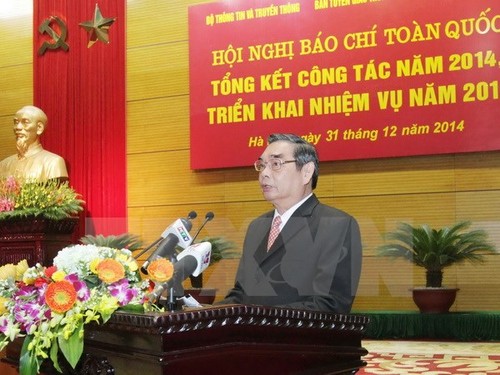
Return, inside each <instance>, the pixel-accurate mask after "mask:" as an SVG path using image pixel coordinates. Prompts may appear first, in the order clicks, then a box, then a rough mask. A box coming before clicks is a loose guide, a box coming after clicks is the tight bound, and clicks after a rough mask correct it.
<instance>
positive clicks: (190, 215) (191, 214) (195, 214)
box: [187, 211, 198, 220]
mask: <svg viewBox="0 0 500 375" xmlns="http://www.w3.org/2000/svg"><path fill="white" fill-rule="evenodd" d="M196 216H198V214H197V213H196V211H191V212H190V213H188V216H187V218H188V219H189V220H193V219H196Z"/></svg>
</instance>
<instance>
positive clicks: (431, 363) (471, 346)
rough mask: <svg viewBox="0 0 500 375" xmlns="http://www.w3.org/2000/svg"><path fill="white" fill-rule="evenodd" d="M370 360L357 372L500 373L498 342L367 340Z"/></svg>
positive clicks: (382, 374) (361, 374)
mask: <svg viewBox="0 0 500 375" xmlns="http://www.w3.org/2000/svg"><path fill="white" fill-rule="evenodd" d="M363 346H364V347H365V348H366V349H367V350H368V352H369V354H368V355H367V356H365V357H363V359H364V360H365V361H366V362H367V363H368V365H367V366H366V367H364V368H363V369H361V370H359V371H358V373H357V375H365V374H377V375H406V374H424V375H451V374H453V375H489V374H500V343H498V342H494V343H492V342H475V343H471V342H427V341H386V340H383V341H376V340H365V341H363Z"/></svg>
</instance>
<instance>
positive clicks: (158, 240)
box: [134, 237, 164, 259]
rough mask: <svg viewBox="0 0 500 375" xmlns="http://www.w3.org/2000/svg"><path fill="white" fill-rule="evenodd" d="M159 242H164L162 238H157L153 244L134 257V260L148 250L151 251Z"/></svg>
mask: <svg viewBox="0 0 500 375" xmlns="http://www.w3.org/2000/svg"><path fill="white" fill-rule="evenodd" d="M161 240H164V238H162V237H160V238H158V239H157V240H156V241H155V242H153V243H152V244H151V245H149V246H148V247H146V248H145V249H143V250H142V251H141V252H140V253H139V254H137V255H134V259H139V257H140V256H141V255H142V254H144V253H145V252H146V251H148V250H149V249H151V248H152V247H153V246H156V245H157V244H158V243H159V242H160V241H161Z"/></svg>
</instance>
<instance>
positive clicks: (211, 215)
mask: <svg viewBox="0 0 500 375" xmlns="http://www.w3.org/2000/svg"><path fill="white" fill-rule="evenodd" d="M214 216H215V215H214V213H213V212H212V211H208V212H207V214H206V215H205V219H206V220H207V221H210V220H212V219H213V218H214Z"/></svg>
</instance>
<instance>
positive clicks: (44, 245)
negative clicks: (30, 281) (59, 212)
mask: <svg viewBox="0 0 500 375" xmlns="http://www.w3.org/2000/svg"><path fill="white" fill-rule="evenodd" d="M78 222H79V219H78V218H67V219H63V220H49V219H44V218H23V219H9V220H0V265H3V264H7V263H13V264H16V263H18V262H19V261H21V260H23V259H26V260H27V261H28V264H29V265H30V266H34V265H35V264H36V263H40V264H42V265H51V264H52V259H54V257H55V256H56V254H57V252H58V251H59V250H61V249H62V248H64V247H66V246H68V245H70V244H72V243H74V242H75V239H74V238H73V233H75V231H76V229H77V227H78Z"/></svg>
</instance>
